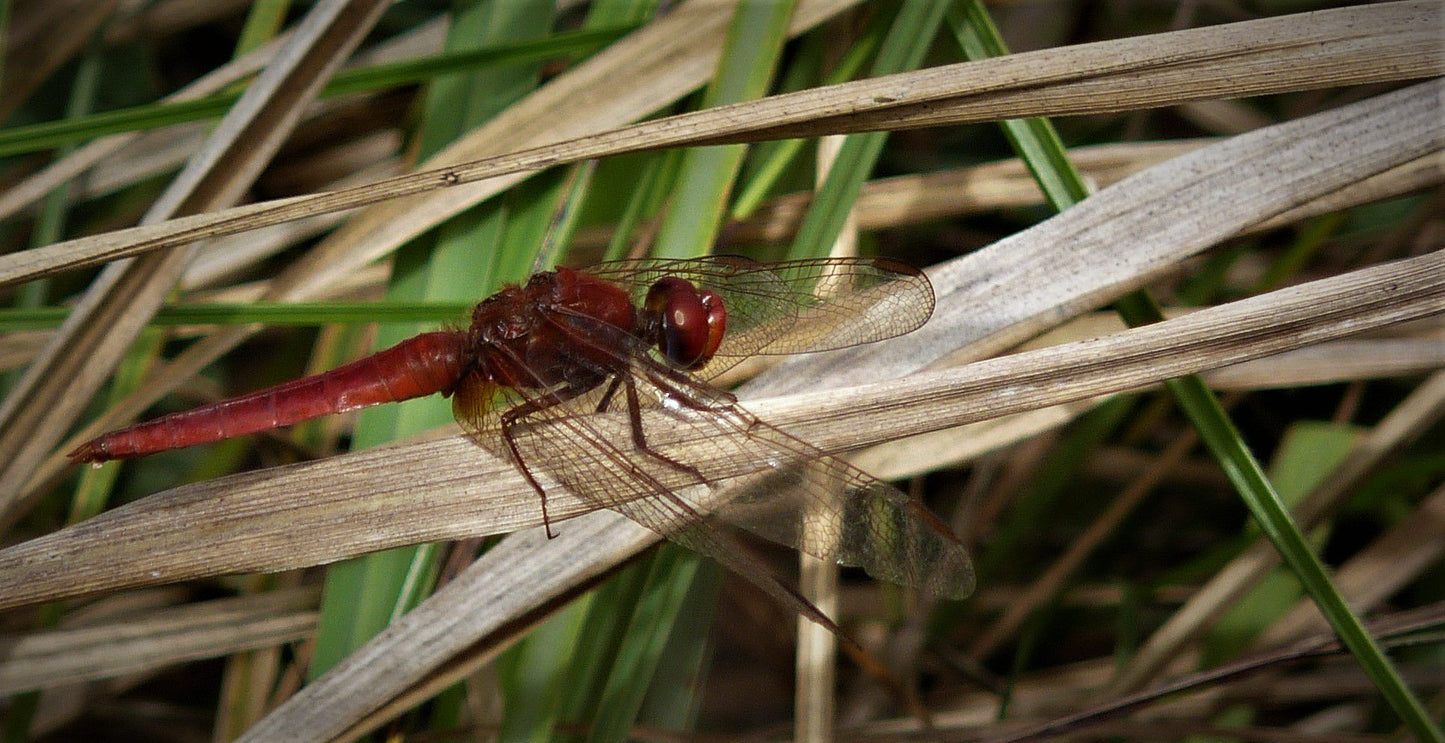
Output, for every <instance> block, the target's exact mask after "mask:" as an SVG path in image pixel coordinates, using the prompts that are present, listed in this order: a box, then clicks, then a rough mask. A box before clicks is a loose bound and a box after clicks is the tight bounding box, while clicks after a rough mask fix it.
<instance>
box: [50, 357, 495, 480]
mask: <svg viewBox="0 0 1445 743" xmlns="http://www.w3.org/2000/svg"><path fill="white" fill-rule="evenodd" d="M472 359H473V355H472V352H471V349H470V348H469V343H468V340H467V334H466V333H463V332H437V333H423V334H421V335H418V336H416V337H415V338H409V339H407V340H405V341H402V342H401V343H398V344H397V345H395V346H392V347H391V348H388V349H386V350H385V351H380V352H378V353H375V354H372V355H371V356H367V357H366V358H364V359H359V360H357V361H353V362H351V363H350V364H347V365H345V366H340V367H337V368H335V369H332V370H331V371H328V372H324V373H322V374H317V375H314V376H310V377H305V378H302V379H297V380H294V381H291V382H287V383H285V384H282V385H278V386H276V387H271V388H269V389H265V390H260V391H258V392H253V393H251V394H248V395H242V396H240V397H233V398H231V399H229V400H222V401H220V402H217V403H213V404H211V405H206V406H204V407H199V408H196V409H194V410H187V411H184V412H180V413H172V414H170V415H165V416H162V417H160V418H156V419H155V420H151V421H146V422H145V423H139V424H136V425H134V426H131V427H129V428H123V429H121V430H119V431H112V432H111V433H107V434H105V435H103V436H100V437H98V438H95V439H92V440H90V441H88V442H86V443H85V444H82V445H81V446H80V447H79V448H77V449H76V450H75V451H73V452H70V455H69V456H70V458H71V459H72V460H75V461H77V462H104V461H106V460H109V459H123V458H126V457H141V456H145V455H147V454H154V453H155V452H158V451H165V450H167V449H178V448H181V447H185V446H193V445H195V444H205V443H209V442H212V441H220V440H222V439H227V438H231V437H232V436H244V435H246V434H251V433H256V432H258V431H266V430H269V429H272V428H278V427H281V426H289V425H291V424H293V423H300V422H301V421H304V420H310V419H311V418H316V417H318V416H322V415H329V414H331V413H341V412H345V411H347V410H356V409H357V408H364V407H367V406H369V405H377V404H380V403H384V402H397V401H400V400H410V399H412V398H414V397H425V396H427V395H430V394H434V393H437V392H442V393H445V394H451V392H452V389H453V388H455V387H456V384H457V382H458V381H459V380H460V379H461V377H462V375H463V374H465V373H466V371H467V369H468V368H469V367H470V366H471V363H472Z"/></svg>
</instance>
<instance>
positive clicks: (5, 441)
mask: <svg viewBox="0 0 1445 743" xmlns="http://www.w3.org/2000/svg"><path fill="white" fill-rule="evenodd" d="M386 6H387V3H385V2H382V1H381V0H376V1H372V2H347V1H345V0H333V1H332V2H323V3H321V4H318V5H317V6H316V7H315V8H313V9H312V12H311V13H310V14H309V15H308V17H307V19H306V21H303V23H302V24H301V27H300V28H299V29H298V31H297V33H296V34H295V36H294V37H293V38H292V41H291V43H290V44H287V45H285V46H283V47H282V48H281V50H280V51H279V52H278V56H277V58H276V59H275V60H274V61H273V62H272V64H271V65H270V66H268V68H267V69H266V71H265V72H263V73H262V74H261V76H260V78H259V79H258V80H257V81H256V84H255V85H254V86H252V87H251V88H250V89H249V90H248V91H247V93H246V95H245V96H243V97H242V98H241V100H240V101H238V102H237V104H236V106H235V107H234V108H233V109H232V111H231V113H229V114H228V115H227V116H226V118H225V119H223V120H222V122H221V123H220V125H219V126H218V127H217V128H216V130H215V131H214V132H212V134H211V136H210V137H209V138H208V140H207V143H206V145H205V146H203V147H202V148H201V150H200V151H199V152H197V153H196V154H195V155H194V156H193V157H192V158H191V160H190V162H189V163H188V164H187V166H186V168H185V169H184V170H183V171H182V172H181V173H180V175H179V176H177V178H176V180H175V181H174V182H173V183H172V184H171V186H170V187H169V188H168V189H167V190H166V192H165V193H164V194H163V195H162V196H161V197H160V198H159V199H158V200H157V201H156V202H155V203H154V204H152V206H151V208H150V210H149V211H148V212H147V216H146V218H145V220H144V221H145V222H155V221H158V220H163V219H166V218H168V217H171V216H173V215H176V214H186V213H193V212H200V211H206V210H208V209H214V208H217V207H221V206H227V205H230V204H233V203H235V201H236V200H237V199H239V198H240V197H241V195H242V194H243V193H244V191H245V190H246V189H247V188H248V187H249V186H250V184H251V182H252V181H253V180H254V179H255V177H256V176H257V175H258V174H259V173H260V172H261V169H262V168H264V167H265V165H266V163H267V162H268V161H269V160H270V158H271V156H272V155H273V154H275V152H276V150H277V148H279V147H280V146H281V143H282V142H283V141H284V140H285V139H286V137H287V135H288V134H289V133H290V131H291V129H292V127H294V126H295V124H296V122H297V121H299V120H300V117H301V111H302V107H303V106H305V105H306V104H307V103H308V102H310V101H311V100H312V99H314V97H315V96H316V93H317V92H318V91H319V90H320V89H321V86H322V85H324V84H325V82H326V80H328V79H329V78H330V75H331V73H332V72H334V71H335V70H336V69H337V68H338V67H339V66H340V64H341V62H342V61H344V60H345V58H346V57H347V56H348V55H349V54H350V52H351V50H352V49H354V48H355V47H356V45H357V44H359V43H360V42H361V39H362V37H364V36H365V34H366V32H367V31H368V30H369V29H370V28H371V27H372V25H373V24H374V23H375V22H376V20H377V19H378V18H379V17H380V16H381V13H382V11H384V10H385V9H386ZM190 252H191V251H190V250H189V249H182V248H180V247H179V246H178V248H177V249H175V250H169V251H161V252H157V253H153V254H149V255H147V256H144V257H143V258H140V259H138V260H134V261H128V262H125V263H121V264H117V265H114V266H111V267H109V268H108V269H107V270H106V271H104V272H103V273H102V275H101V276H100V277H99V278H98V279H97V280H96V282H95V283H94V284H93V285H92V286H91V288H90V289H89V290H88V291H87V292H86V295H85V297H84V298H83V299H82V300H81V301H80V303H79V305H78V306H77V307H76V309H75V310H74V311H73V312H72V313H71V315H70V317H69V318H68V319H67V320H66V322H65V323H64V324H63V325H62V326H61V328H60V330H59V331H58V332H57V333H56V335H55V337H54V338H53V339H52V340H51V342H50V346H49V347H48V348H47V349H46V350H45V351H44V352H42V353H41V355H40V357H39V358H37V359H36V360H35V361H34V362H33V363H32V364H31V365H30V367H29V368H28V369H27V370H26V373H25V375H24V377H23V378H22V379H21V381H20V382H19V383H18V384H17V385H16V386H15V388H14V389H13V390H12V391H11V394H10V396H9V397H7V398H6V401H5V404H4V405H3V406H0V462H3V469H0V499H3V501H0V513H6V512H9V513H10V514H11V515H12V516H13V513H14V511H15V510H16V509H15V505H16V503H15V499H16V498H17V497H18V496H19V495H20V494H21V493H22V492H23V491H22V486H23V485H24V484H25V483H26V482H27V481H29V479H30V478H31V475H32V473H33V472H34V469H35V468H36V467H37V466H39V465H40V463H41V462H42V460H43V458H44V457H45V456H46V455H47V454H49V453H50V450H51V449H52V448H53V447H54V446H55V444H56V443H57V442H58V441H59V440H60V438H61V437H62V436H63V435H64V434H65V431H66V430H67V429H69V428H70V426H71V425H72V424H73V423H74V421H75V418H76V416H78V415H79V414H80V411H81V410H82V409H84V407H85V405H86V404H87V403H88V402H89V400H90V398H91V396H92V395H94V394H95V392H96V390H97V389H99V387H100V385H101V384H102V383H103V382H104V381H105V379H107V378H108V377H109V376H110V371H111V370H112V369H113V368H114V367H115V365H116V364H118V363H119V361H120V358H121V356H122V355H123V354H124V353H125V351H126V350H127V349H128V348H129V347H130V344H131V342H132V341H133V340H134V339H135V337H136V335H137V334H138V333H139V332H140V330H141V328H143V327H144V326H145V324H146V322H148V321H149V319H150V317H151V315H152V314H154V313H155V310H156V308H158V307H159V306H160V303H161V302H162V301H163V300H164V298H165V296H166V295H167V294H169V293H170V291H171V290H172V289H173V288H174V286H175V283H176V281H178V280H179V279H180V276H181V273H182V272H183V271H184V270H185V266H186V263H187V262H188V260H189V257H190Z"/></svg>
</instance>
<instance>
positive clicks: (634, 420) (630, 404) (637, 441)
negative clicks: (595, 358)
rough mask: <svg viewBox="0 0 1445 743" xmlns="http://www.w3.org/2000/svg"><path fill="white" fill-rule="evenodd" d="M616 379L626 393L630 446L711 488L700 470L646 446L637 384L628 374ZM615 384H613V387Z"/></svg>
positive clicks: (620, 375)
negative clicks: (619, 381)
mask: <svg viewBox="0 0 1445 743" xmlns="http://www.w3.org/2000/svg"><path fill="white" fill-rule="evenodd" d="M617 379H619V380H621V381H622V384H623V387H624V389H625V390H626V391H627V420H628V423H629V426H630V428H631V429H632V445H633V446H634V447H636V448H637V450H638V451H640V452H642V453H643V454H646V455H647V456H649V457H652V458H653V459H656V460H657V461H659V462H662V463H663V464H666V465H667V466H669V467H671V468H673V469H675V470H677V471H679V472H686V473H687V474H689V475H692V476H693V477H694V478H697V481H698V483H699V484H701V485H708V486H711V485H712V483H711V482H709V481H708V479H707V478H706V477H704V476H703V474H702V470H699V469H698V468H696V467H694V466H692V465H690V464H683V463H682V462H679V461H677V460H676V459H673V458H672V457H669V456H667V455H666V454H663V453H662V452H659V451H655V450H654V449H653V448H652V447H650V446H648V445H647V434H646V432H645V431H643V430H642V405H641V403H640V401H639V400H638V398H637V382H635V381H634V380H633V379H632V375H630V374H619V375H617ZM615 384H616V383H615V382H614V385H615ZM611 391H612V390H611V389H609V390H608V392H609V393H610V392H611Z"/></svg>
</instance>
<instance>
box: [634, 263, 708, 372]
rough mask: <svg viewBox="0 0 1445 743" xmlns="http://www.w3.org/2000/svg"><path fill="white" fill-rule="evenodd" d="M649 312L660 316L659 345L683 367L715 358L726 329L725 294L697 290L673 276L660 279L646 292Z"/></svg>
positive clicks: (693, 367)
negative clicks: (714, 355) (723, 300)
mask: <svg viewBox="0 0 1445 743" xmlns="http://www.w3.org/2000/svg"><path fill="white" fill-rule="evenodd" d="M645 307H646V310H647V313H648V314H650V315H652V316H653V317H655V318H657V348H658V350H659V351H661V352H662V355H663V357H664V358H666V359H667V360H668V361H670V362H672V363H673V364H675V365H676V366H678V367H679V368H682V369H698V368H701V367H702V366H703V365H705V364H707V362H709V361H711V360H712V357H713V354H715V353H717V349H718V346H720V345H722V339H723V333H724V332H725V331H726V330H727V310H726V309H725V308H724V307H723V302H722V297H720V296H718V295H717V294H716V293H715V292H713V291H712V290H710V289H703V290H700V291H699V290H698V288H697V287H695V286H693V285H692V283H691V282H688V281H684V280H682V279H679V278H677V277H674V276H668V277H665V278H662V279H658V281H657V283H655V284H653V285H652V288H651V289H649V290H648V291H647V302H646V305H645Z"/></svg>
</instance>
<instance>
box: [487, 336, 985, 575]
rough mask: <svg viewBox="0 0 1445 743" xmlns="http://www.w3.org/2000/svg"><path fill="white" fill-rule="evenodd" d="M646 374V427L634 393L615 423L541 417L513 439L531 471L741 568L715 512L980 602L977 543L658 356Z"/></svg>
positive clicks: (623, 394)
mask: <svg viewBox="0 0 1445 743" xmlns="http://www.w3.org/2000/svg"><path fill="white" fill-rule="evenodd" d="M634 363H635V365H636V366H635V368H634V373H633V374H632V375H630V376H629V377H627V378H626V379H630V380H632V381H631V385H630V386H631V388H632V390H633V392H634V393H635V405H636V408H637V410H638V414H637V415H635V416H634V415H633V414H632V413H631V412H629V410H628V407H629V406H630V405H632V404H633V403H632V402H629V399H628V395H629V393H628V391H627V387H628V386H629V385H627V384H625V383H622V384H619V387H618V390H617V392H616V393H615V394H614V395H612V397H611V398H610V399H609V400H608V401H607V403H608V404H607V405H606V412H609V413H611V414H609V415H585V414H582V413H581V412H580V411H577V410H569V411H565V412H564V411H562V410H560V408H561V407H563V406H557V407H552V408H546V409H543V410H539V411H538V412H537V413H536V414H534V415H531V416H529V417H528V418H527V419H526V420H525V421H524V422H523V423H521V424H520V425H518V426H514V427H512V429H511V434H512V441H513V442H514V444H515V445H516V447H517V449H518V451H519V453H520V454H521V457H522V459H523V460H524V461H526V462H528V463H529V465H531V466H533V467H535V468H536V469H538V470H540V471H542V472H545V473H547V474H548V475H549V476H550V477H551V478H553V479H555V480H556V481H558V482H560V483H561V484H562V485H564V486H565V487H567V488H568V489H569V490H571V491H572V492H574V493H575V494H577V495H578V496H580V497H582V498H584V499H585V500H588V501H590V502H592V503H593V504H595V505H597V506H598V507H605V508H611V509H614V510H617V511H620V512H622V513H623V514H625V515H627V516H628V517H630V518H632V519H633V520H634V521H637V522H638V523H640V524H642V525H643V526H646V527H648V528H649V529H652V530H653V531H656V532H658V533H659V534H661V535H663V536H664V537H667V538H669V539H672V540H674V541H677V542H679V543H681V544H683V545H684V546H688V547H692V548H694V549H697V550H698V551H701V552H704V553H705V554H708V555H711V556H713V557H715V558H717V559H719V561H721V562H722V563H723V564H724V565H728V566H730V567H735V565H734V564H733V561H732V559H731V555H730V554H729V553H731V552H733V551H734V550H735V547H734V546H732V545H731V544H730V543H727V542H726V541H719V540H724V536H723V535H722V534H721V532H718V531H717V530H716V529H715V528H709V526H708V525H709V524H710V523H711V521H712V519H710V518H709V517H708V516H707V515H708V514H711V513H713V512H714V511H715V510H716V511H717V515H718V516H719V517H720V518H721V519H722V520H724V521H725V522H727V523H730V524H733V525H737V526H741V527H743V528H745V529H747V530H749V531H751V532H753V533H755V534H758V535H759V536H762V537H765V538H767V539H770V540H772V541H775V542H778V543H781V544H785V545H789V546H792V547H795V548H797V549H800V550H802V551H804V552H808V553H809V554H812V555H815V556H817V557H820V558H823V559H827V560H833V561H837V562H840V563H843V564H846V565H854V566H858V567H861V568H863V569H864V570H866V571H867V572H869V573H870V574H871V575H873V576H874V577H877V578H880V579H883V580H888V581H892V582H897V583H901V584H904V585H909V586H913V587H916V588H919V589H922V590H925V591H928V592H930V593H934V594H937V595H942V596H950V597H960V596H963V595H967V594H968V593H969V592H970V591H971V590H972V587H973V569H972V565H971V564H970V562H969V560H968V555H967V553H966V552H965V550H964V548H963V545H962V544H961V543H960V542H959V540H958V538H957V537H955V536H954V535H953V534H952V533H951V532H950V531H949V530H948V528H947V527H946V526H944V525H943V524H942V523H941V522H940V521H939V520H938V519H937V517H935V516H933V514H931V513H929V512H928V510H927V509H926V508H924V507H923V506H922V505H920V504H919V503H918V502H917V501H915V500H913V499H911V498H909V497H908V496H907V495H905V494H904V493H902V492H901V491H899V490H898V489H897V488H894V487H893V486H891V485H888V484H887V483H884V482H882V481H880V480H877V479H876V478H874V477H872V476H870V475H868V474H867V473H865V472H863V471H862V470H859V469H857V468H855V467H853V466H851V465H849V464H847V463H846V462H844V461H842V460H840V459H838V458H836V457H830V456H827V455H825V454H824V453H823V452H822V451H820V450H818V449H817V448H815V447H813V446H811V445H809V444H807V443H804V442H802V441H800V440H798V439H797V438H794V437H792V436H790V435H788V434H787V433H785V432H783V431H781V430H780V429H777V428H775V427H773V426H771V425H768V424H766V423H764V422H763V421H760V420H759V419H758V418H757V417H756V416H753V415H752V414H751V413H749V412H747V411H746V410H744V409H743V408H742V407H740V406H739V405H738V404H737V403H736V401H735V400H734V398H733V397H732V396H731V395H729V394H727V393H726V392H722V391H718V390H713V389H711V388H708V387H706V386H705V385H702V384H701V383H698V382H696V381H693V380H691V378H689V377H688V376H687V375H684V374H681V373H680V372H677V371H675V370H672V369H670V368H668V367H666V366H665V365H663V364H661V363H660V362H656V361H654V360H652V359H649V358H646V357H640V358H637V359H636V360H635V361H634ZM642 411H645V412H646V414H645V415H643V414H642ZM735 485H736V486H739V489H738V490H736V491H735V490H733V489H731V486H735ZM725 496H726V497H729V498H731V500H729V501H728V502H727V503H726V505H725V506H722V508H721V509H720V510H719V506H720V505H722V503H723V500H722V499H723V497H725ZM719 550H721V553H720V552H719ZM747 577H752V576H750V575H749V576H747ZM765 588H769V590H770V592H775V590H774V588H772V587H769V586H765Z"/></svg>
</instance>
